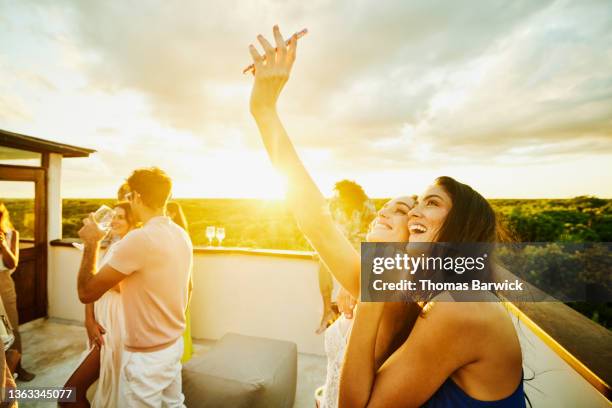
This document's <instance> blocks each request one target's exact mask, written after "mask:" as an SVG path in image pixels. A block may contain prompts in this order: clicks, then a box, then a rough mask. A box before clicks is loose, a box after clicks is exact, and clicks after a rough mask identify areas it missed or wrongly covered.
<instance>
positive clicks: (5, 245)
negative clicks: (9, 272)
mask: <svg viewBox="0 0 612 408" xmlns="http://www.w3.org/2000/svg"><path fill="white" fill-rule="evenodd" d="M0 247H1V249H2V262H4V266H6V267H7V268H8V269H15V268H16V267H17V265H19V232H18V231H17V230H14V231H13V234H12V238H11V242H7V240H6V234H5V233H1V237H0Z"/></svg>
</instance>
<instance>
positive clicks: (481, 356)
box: [249, 26, 525, 408]
mask: <svg viewBox="0 0 612 408" xmlns="http://www.w3.org/2000/svg"><path fill="white" fill-rule="evenodd" d="M273 32H274V42H275V44H276V48H274V47H273V46H272V45H271V44H270V43H269V42H268V41H267V40H266V39H265V38H264V37H263V36H261V35H259V36H258V37H257V39H258V41H259V42H260V44H261V45H262V46H263V48H264V50H265V55H266V58H265V61H264V58H263V57H262V56H261V55H260V54H259V53H258V52H257V50H256V49H255V47H254V46H252V45H251V46H250V47H249V49H250V53H251V56H252V58H253V61H254V64H255V81H254V84H253V90H252V93H251V113H252V114H253V117H254V118H255V121H256V122H257V125H258V127H259V130H260V133H261V136H262V139H263V142H264V145H265V146H266V149H267V151H268V154H269V156H270V159H271V160H272V163H273V164H274V165H275V166H276V167H277V168H278V169H279V171H282V172H283V173H285V174H287V176H288V178H289V182H290V184H289V185H290V187H291V188H290V189H289V191H288V200H289V202H290V208H291V210H292V211H293V214H294V216H295V217H296V219H297V221H298V224H299V226H300V228H301V229H302V231H303V232H304V234H305V235H306V237H307V238H308V239H309V241H310V243H311V244H312V246H313V247H314V249H315V250H316V251H317V252H318V253H319V255H320V256H321V259H322V260H323V261H324V262H325V264H326V265H327V266H328V268H329V270H330V271H331V272H332V274H334V276H335V277H336V278H337V279H338V281H339V282H340V283H341V284H342V285H343V286H344V287H345V288H346V289H347V290H348V291H349V292H350V293H351V295H352V296H353V297H355V298H358V297H359V294H360V289H361V288H360V286H361V283H360V279H359V275H360V266H361V265H360V257H359V254H358V253H357V252H356V251H355V250H354V248H353V247H352V245H351V244H350V242H349V241H348V240H347V239H346V237H344V235H342V234H341V233H340V232H339V231H338V229H337V228H335V226H334V223H333V221H332V219H331V217H330V216H329V214H328V213H327V212H326V211H325V210H324V208H325V199H324V198H323V196H322V194H321V192H320V191H319V189H318V188H317V186H316V185H315V183H314V182H313V180H312V178H311V177H310V175H309V173H308V172H307V170H306V168H305V167H304V165H303V164H302V162H301V160H300V158H299V157H298V155H297V153H296V151H295V149H294V147H293V145H292V143H291V140H290V139H289V136H288V135H287V132H286V131H285V129H284V127H283V124H282V122H281V120H280V117H279V115H278V112H277V110H276V104H277V99H278V97H279V95H280V93H281V91H282V89H283V87H284V85H285V83H286V82H287V80H288V79H289V73H290V71H291V68H292V65H293V62H294V61H295V56H296V48H297V39H296V38H295V37H292V38H291V39H290V41H289V43H288V46H285V40H284V39H283V37H282V35H281V34H280V31H279V28H278V27H277V26H275V27H274V29H273ZM411 204H412V202H406V201H405V200H402V199H398V200H393V201H392V202H390V203H388V204H387V205H386V206H385V207H384V208H383V209H382V210H381V211H380V212H379V216H378V217H377V218H376V220H375V222H374V225H373V228H372V231H371V233H370V236H371V237H372V238H373V239H375V237H377V236H378V238H379V239H382V238H392V239H393V240H396V239H399V238H405V237H406V235H407V232H405V233H404V234H403V235H402V236H400V235H396V233H397V232H398V231H400V230H406V229H407V228H406V227H407V224H409V225H411V226H412V230H413V231H414V232H415V236H414V237H413V236H410V241H412V240H413V239H418V240H420V241H428V242H436V241H442V242H493V241H494V240H495V238H496V218H495V214H494V212H493V210H492V208H491V206H490V204H489V203H488V202H487V201H486V200H485V199H484V198H483V197H482V196H481V195H480V194H478V193H477V192H476V191H474V190H473V189H472V188H470V187H469V186H467V185H465V184H462V183H459V182H457V181H455V180H453V179H451V178H449V177H441V178H438V179H437V180H436V182H435V183H434V185H432V186H431V187H429V188H428V189H427V190H426V191H425V193H424V194H423V195H422V196H421V197H420V198H419V200H418V205H417V206H416V207H414V208H412V209H411ZM451 273H452V272H451ZM436 300H437V298H434V299H433V301H434V302H430V303H429V304H427V305H420V306H421V307H423V313H422V314H421V315H420V316H419V317H418V318H417V319H416V321H414V320H411V319H407V318H406V316H402V317H399V316H400V315H398V313H397V308H396V305H394V304H385V303H362V304H360V305H359V306H358V309H357V314H356V318H355V323H354V324H353V329H352V331H351V334H350V340H349V343H348V348H347V350H346V353H345V355H344V363H343V365H342V374H341V380H340V391H339V397H338V401H339V406H341V407H359V408H361V407H366V406H368V407H388V406H406V407H412V406H423V405H425V406H430V407H449V406H456V405H457V404H456V403H457V402H458V403H459V404H460V405H462V406H472V405H474V404H475V403H476V402H478V400H484V401H487V402H488V403H489V404H490V406H492V407H493V406H495V407H500V408H502V407H510V406H512V407H524V406H525V400H524V395H523V381H522V371H521V370H522V364H521V363H522V361H521V349H520V345H519V343H518V338H517V335H516V332H515V330H514V326H513V324H512V322H511V321H510V319H509V317H508V315H507V313H506V311H505V309H504V308H503V307H501V306H500V305H499V304H496V303H484V304H477V303H467V302H464V303H442V304H436V307H433V308H432V307H431V305H432V304H434V303H435V301H436ZM411 305H412V306H414V304H411ZM425 306H427V307H425ZM425 315H427V318H425ZM389 316H391V321H395V322H400V323H399V324H400V326H406V327H405V328H406V329H408V330H409V332H410V334H409V335H408V336H407V338H404V339H401V341H400V342H399V344H397V343H396V342H394V341H391V342H388V343H385V344H383V345H382V346H381V342H380V339H379V335H380V333H382V327H383V322H384V321H386V319H389ZM449 339H451V340H450V341H449ZM381 347H382V349H383V350H384V352H383V355H384V356H385V358H381V354H380V353H379V350H380V348H381ZM440 350H444V351H445V353H444V358H442V359H440V357H439V351H440ZM402 391H405V392H402Z"/></svg>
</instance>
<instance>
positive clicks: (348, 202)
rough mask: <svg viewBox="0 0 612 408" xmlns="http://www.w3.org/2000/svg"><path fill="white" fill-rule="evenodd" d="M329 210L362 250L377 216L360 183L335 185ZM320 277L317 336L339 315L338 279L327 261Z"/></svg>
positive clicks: (357, 247) (346, 234)
mask: <svg viewBox="0 0 612 408" xmlns="http://www.w3.org/2000/svg"><path fill="white" fill-rule="evenodd" d="M329 208H330V212H331V215H332V218H333V219H334V221H335V222H336V224H337V226H338V228H340V230H341V231H342V233H343V234H344V235H345V236H346V237H347V238H348V239H349V241H351V243H352V244H353V246H354V247H355V249H356V250H358V251H359V250H360V248H361V242H362V241H364V240H365V235H366V232H367V230H368V225H369V224H370V223H371V222H372V220H373V219H374V217H375V215H376V208H375V207H374V203H373V202H372V201H371V200H370V199H369V198H368V196H367V194H366V193H365V191H364V190H363V188H362V187H361V186H360V185H359V184H357V183H356V182H354V181H351V180H341V181H338V182H337V183H336V184H335V185H334V196H333V198H332V199H331V201H330V203H329ZM318 277H319V291H320V292H321V298H322V300H323V315H322V316H321V322H320V323H319V328H318V329H317V330H316V333H317V334H321V333H323V332H324V331H325V329H326V328H327V327H329V325H330V324H332V323H333V322H334V320H335V319H336V318H337V317H338V315H337V313H336V311H335V310H334V309H333V307H332V292H333V290H334V286H335V285H334V280H333V278H332V274H331V272H329V270H328V269H327V267H326V266H325V264H324V263H323V262H319V276H318Z"/></svg>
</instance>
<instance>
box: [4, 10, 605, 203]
mask: <svg viewBox="0 0 612 408" xmlns="http://www.w3.org/2000/svg"><path fill="white" fill-rule="evenodd" d="M274 24H279V25H280V27H281V31H283V33H284V34H285V35H286V36H289V35H290V34H291V33H293V32H295V31H298V30H300V29H302V28H308V30H309V34H308V35H307V36H305V37H304V38H303V39H302V40H300V43H299V46H298V56H297V61H296V63H295V65H294V69H293V72H292V74H291V78H290V80H289V83H288V84H287V86H286V88H285V90H284V91H283V95H282V96H281V98H280V102H279V110H280V113H281V116H282V118H283V120H284V122H285V126H286V128H287V130H288V132H289V134H290V136H291V138H292V140H293V142H294V143H295V145H296V148H297V150H298V152H299V154H300V156H301V157H302V159H303V161H304V163H305V164H306V166H307V168H308V169H309V171H310V172H311V174H312V176H313V178H314V179H315V181H316V183H317V184H318V185H319V187H320V188H321V190H322V191H323V193H324V194H326V195H330V194H331V191H332V187H333V184H334V182H336V181H338V180H341V179H350V180H354V181H357V182H358V183H360V184H361V185H362V186H363V187H364V189H365V191H366V193H367V194H368V195H370V196H372V197H391V196H398V195H405V194H419V193H420V192H422V191H423V190H424V188H425V187H426V186H427V185H429V184H431V182H432V181H433V180H434V178H435V177H437V176H441V175H448V176H452V177H455V178H456V179H458V180H460V181H462V182H465V183H467V184H470V185H471V186H472V187H474V188H475V189H476V190H478V191H479V192H481V193H482V194H483V195H484V196H485V197H489V198H563V197H573V196H578V195H596V196H600V197H612V176H611V174H612V172H611V168H612V3H610V2H609V1H579V2H576V1H545V0H544V1H537V2H535V1H530V0H527V1H520V0H518V1H512V2H508V1H505V0H499V1H498V0H486V1H485V0H483V1H479V2H470V3H469V7H468V6H467V5H466V3H462V2H451V1H446V2H443V1H427V2H423V1H396V2H391V1H389V2H374V1H359V0H357V1H355V0H334V1H322V0H312V1H301V2H285V1H252V2H244V1H233V0H228V1H224V2H217V1H195V0H190V1H187V0H185V1H180V2H169V1H166V0H158V1H147V2H144V1H113V2H110V1H106V2H75V1H68V0H39V1H30V0H15V1H9V0H0V128H2V129H6V130H10V131H14V132H18V133H23V134H27V135H31V136H36V137H40V138H44V139H50V140H54V141H58V142H63V143H68V144H74V145H77V146H83V147H88V148H93V149H96V150H97V153H95V154H94V155H92V156H91V157H89V158H86V159H66V160H64V162H63V176H62V194H63V196H64V197H84V198H85V197H112V196H114V195H115V192H116V190H117V188H118V186H119V185H120V184H121V183H122V181H123V180H124V179H125V178H127V177H128V176H129V174H130V172H131V170H133V169H134V168H137V167H144V166H152V165H156V166H159V167H161V168H163V169H164V170H166V171H167V172H168V173H169V174H170V175H171V176H172V178H173V179H174V197H257V198H280V197H282V195H283V190H284V183H286V181H285V180H284V179H283V177H282V176H279V175H278V174H277V173H276V172H275V171H274V169H273V168H272V166H271V164H270V163H269V160H268V158H267V155H266V154H265V151H264V149H263V144H262V143H261V140H260V138H259V134H258V132H257V128H256V126H255V123H254V121H253V119H252V118H251V116H250V114H249V111H248V100H249V94H250V89H251V85H252V77H251V76H249V75H242V73H241V71H242V68H244V67H245V66H246V65H248V64H249V62H250V56H249V53H248V45H249V44H251V43H256V35H257V34H259V33H262V34H264V35H267V36H271V27H272V26H273V25H274Z"/></svg>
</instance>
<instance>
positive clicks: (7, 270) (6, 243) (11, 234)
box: [0, 203, 35, 381]
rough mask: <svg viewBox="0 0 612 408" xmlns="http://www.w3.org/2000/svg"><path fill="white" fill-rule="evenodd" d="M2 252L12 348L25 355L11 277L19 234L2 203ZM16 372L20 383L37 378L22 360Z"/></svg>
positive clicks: (0, 284)
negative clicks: (11, 332) (12, 340)
mask: <svg viewBox="0 0 612 408" xmlns="http://www.w3.org/2000/svg"><path fill="white" fill-rule="evenodd" d="M0 251H1V252H2V256H0V297H2V302H3V304H4V308H5V309H6V313H7V315H8V318H9V321H10V323H11V326H12V327H13V333H14V334H15V342H14V343H13V346H12V348H13V349H14V350H16V351H17V352H18V353H19V355H23V350H22V347H21V335H20V334H19V315H18V313H17V292H16V291H15V282H14V281H13V278H12V276H11V275H12V274H13V272H15V269H16V268H17V266H18V265H19V232H18V231H17V230H15V228H14V227H13V224H12V223H11V217H10V214H9V211H8V209H7V208H6V206H5V205H4V203H0ZM14 372H15V374H17V378H18V379H19V381H32V380H33V379H34V377H35V375H34V374H32V373H30V372H28V371H27V370H26V369H24V368H23V367H22V365H21V360H19V362H18V364H17V367H16V368H15V371H14Z"/></svg>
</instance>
